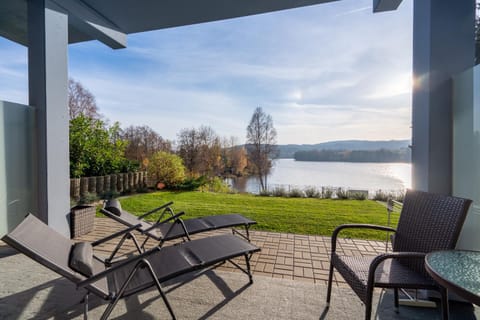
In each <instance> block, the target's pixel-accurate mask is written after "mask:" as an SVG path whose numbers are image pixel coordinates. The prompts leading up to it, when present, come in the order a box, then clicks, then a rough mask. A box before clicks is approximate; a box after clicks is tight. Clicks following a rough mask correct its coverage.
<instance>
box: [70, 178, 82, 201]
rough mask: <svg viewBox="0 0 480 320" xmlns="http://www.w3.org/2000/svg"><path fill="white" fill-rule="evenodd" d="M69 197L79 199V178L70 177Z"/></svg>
mask: <svg viewBox="0 0 480 320" xmlns="http://www.w3.org/2000/svg"><path fill="white" fill-rule="evenodd" d="M70 197H71V198H73V199H76V200H77V199H80V178H73V179H70Z"/></svg>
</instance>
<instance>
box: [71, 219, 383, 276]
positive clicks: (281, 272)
mask: <svg viewBox="0 0 480 320" xmlns="http://www.w3.org/2000/svg"><path fill="white" fill-rule="evenodd" d="M122 228H123V226H122V225H121V224H119V223H117V222H115V221H113V220H111V219H107V218H98V217H97V218H95V229H94V231H93V232H91V233H89V234H86V235H83V236H81V237H78V238H77V239H75V240H78V241H90V242H91V241H95V240H98V239H101V238H103V237H106V236H108V235H111V234H112V233H114V232H116V231H119V230H121V229H122ZM229 232H231V231H230V230H228V229H223V230H217V231H212V232H205V233H202V234H197V235H194V236H193V237H192V238H193V239H197V238H201V237H207V236H211V235H215V234H223V233H229ZM137 238H138V239H139V240H140V241H143V240H144V239H145V238H144V237H143V236H141V235H138V237H137ZM250 239H251V241H252V243H254V244H255V245H257V246H258V247H260V248H261V249H262V251H261V252H260V253H257V254H255V255H253V257H252V259H251V268H252V270H253V274H259V275H262V276H270V277H273V278H284V279H293V280H301V281H307V282H312V283H322V284H326V283H327V280H328V268H329V259H330V258H329V253H330V246H331V238H330V237H323V236H308V235H298V234H289V233H275V232H265V231H256V230H253V231H250ZM117 242H118V240H117ZM117 242H115V241H111V242H109V243H108V244H107V245H102V246H99V247H96V250H98V252H99V253H101V254H103V255H108V254H109V253H110V252H111V251H112V250H113V247H114V246H115V245H116V243H117ZM174 243H176V242H175V241H170V242H168V244H167V245H169V244H174ZM154 245H156V242H155V241H154V240H150V241H149V242H148V243H147V247H153V246H154ZM133 250H135V247H134V245H133V242H132V241H129V240H127V241H125V243H124V246H123V249H122V250H121V251H120V253H121V254H125V253H128V252H131V251H133ZM337 250H338V251H339V252H344V253H345V254H349V255H356V256H365V255H377V254H379V253H382V252H385V242H382V241H368V240H360V239H339V241H338V244H337ZM238 262H239V263H240V264H244V261H243V259H239V260H238ZM220 269H223V270H228V271H238V269H236V268H234V267H233V266H231V265H229V264H225V265H223V266H221V267H220ZM334 280H335V282H336V284H337V285H343V284H344V282H343V279H342V277H340V276H338V275H337V274H335V277H334Z"/></svg>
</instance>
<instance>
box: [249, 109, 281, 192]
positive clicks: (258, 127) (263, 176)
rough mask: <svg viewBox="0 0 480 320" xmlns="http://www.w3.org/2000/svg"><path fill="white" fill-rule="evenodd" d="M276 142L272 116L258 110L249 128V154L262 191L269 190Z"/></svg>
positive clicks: (254, 113)
mask: <svg viewBox="0 0 480 320" xmlns="http://www.w3.org/2000/svg"><path fill="white" fill-rule="evenodd" d="M276 140H277V131H276V130H275V128H274V127H273V120H272V116H270V115H268V114H266V113H265V112H263V110H262V108H260V107H258V108H256V109H255V111H254V112H253V115H252V119H251V120H250V124H249V125H248V127H247V154H248V159H249V161H250V164H251V165H252V167H253V168H252V169H253V172H254V174H255V175H256V176H257V178H258V180H259V181H260V187H261V189H262V191H265V190H266V189H267V176H268V174H269V173H270V169H271V168H272V160H271V158H272V157H274V156H275V153H276V150H277V147H276V143H277V141H276Z"/></svg>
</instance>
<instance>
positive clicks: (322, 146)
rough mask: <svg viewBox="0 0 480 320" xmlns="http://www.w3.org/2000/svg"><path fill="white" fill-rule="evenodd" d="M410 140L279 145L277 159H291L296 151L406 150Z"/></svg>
mask: <svg viewBox="0 0 480 320" xmlns="http://www.w3.org/2000/svg"><path fill="white" fill-rule="evenodd" d="M409 144H410V140H384V141H370V140H343V141H329V142H323V143H317V144H280V145H277V147H278V158H293V157H294V154H295V152H297V151H312V150H337V151H339V150H345V151H360V150H361V151H374V150H380V149H384V150H399V149H405V148H408V146H409Z"/></svg>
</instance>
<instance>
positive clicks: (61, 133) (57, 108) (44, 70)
mask: <svg viewBox="0 0 480 320" xmlns="http://www.w3.org/2000/svg"><path fill="white" fill-rule="evenodd" d="M28 33H29V34H28V64H29V68H28V73H29V104H30V105H31V106H33V107H35V109H36V118H35V119H36V132H35V133H36V134H35V142H36V153H37V158H38V159H37V172H38V174H37V177H38V182H37V197H38V212H36V214H37V216H38V217H40V218H41V219H42V220H43V221H45V222H47V223H48V224H49V225H50V226H52V227H53V228H54V229H56V230H57V231H59V232H60V233H63V234H65V235H67V234H68V232H69V225H68V213H69V207H70V199H69V189H70V188H69V149H68V141H69V139H68V131H69V125H68V124H69V123H68V120H69V118H68V109H67V108H68V107H67V105H68V103H67V101H68V89H67V82H68V15H67V13H66V12H65V11H64V10H63V9H61V8H59V7H58V6H57V5H56V4H55V3H53V2H52V1H50V0H29V1H28Z"/></svg>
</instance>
